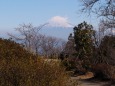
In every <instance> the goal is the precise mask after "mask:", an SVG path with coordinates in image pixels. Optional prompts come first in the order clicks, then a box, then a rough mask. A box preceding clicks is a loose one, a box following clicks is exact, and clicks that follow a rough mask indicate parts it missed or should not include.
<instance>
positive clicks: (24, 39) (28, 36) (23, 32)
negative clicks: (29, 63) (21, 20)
mask: <svg viewBox="0 0 115 86" xmlns="http://www.w3.org/2000/svg"><path fill="white" fill-rule="evenodd" d="M45 25H46V24H43V25H40V26H38V27H34V26H33V25H32V24H21V25H19V27H17V28H15V29H16V31H17V32H18V33H19V35H18V36H16V35H13V34H11V33H8V35H9V36H10V38H12V39H13V40H15V41H17V42H19V43H22V44H23V45H24V46H25V48H27V49H28V50H30V51H32V50H33V48H34V47H35V46H36V47H38V46H40V44H39V41H40V39H41V38H42V37H43V35H41V34H40V33H39V31H40V29H42V28H43V27H44V26H45ZM33 45H34V46H33ZM36 52H37V51H36Z"/></svg>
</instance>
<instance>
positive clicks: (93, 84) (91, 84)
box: [71, 77, 108, 86]
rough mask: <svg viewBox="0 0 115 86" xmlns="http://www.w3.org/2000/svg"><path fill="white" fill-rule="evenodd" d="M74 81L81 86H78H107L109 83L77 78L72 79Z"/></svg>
mask: <svg viewBox="0 0 115 86" xmlns="http://www.w3.org/2000/svg"><path fill="white" fill-rule="evenodd" d="M71 79H72V80H73V81H78V83H79V85H76V86H106V85H107V84H108V82H101V81H88V80H77V79H76V77H71Z"/></svg>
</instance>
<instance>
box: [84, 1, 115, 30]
mask: <svg viewBox="0 0 115 86" xmlns="http://www.w3.org/2000/svg"><path fill="white" fill-rule="evenodd" d="M82 2H83V6H84V7H83V9H82V11H85V12H88V13H92V12H93V13H96V14H97V15H98V16H99V17H101V18H102V19H103V20H102V21H101V23H103V24H104V26H106V27H107V28H108V29H111V31H112V30H113V28H115V0H82Z"/></svg>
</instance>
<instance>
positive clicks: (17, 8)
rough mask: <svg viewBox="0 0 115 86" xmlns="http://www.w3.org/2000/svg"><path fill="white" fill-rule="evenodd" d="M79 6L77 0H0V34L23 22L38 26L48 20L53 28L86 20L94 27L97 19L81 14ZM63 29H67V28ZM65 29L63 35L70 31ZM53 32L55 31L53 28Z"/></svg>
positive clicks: (11, 30)
mask: <svg viewBox="0 0 115 86" xmlns="http://www.w3.org/2000/svg"><path fill="white" fill-rule="evenodd" d="M81 7H82V6H81V3H80V2H79V0H0V35H3V34H6V33H7V32H13V33H14V28H16V27H18V25H19V24H23V23H25V24H28V23H32V24H33V25H34V26H39V25H40V24H44V23H46V22H50V25H49V26H51V27H53V28H54V27H55V26H56V27H58V25H59V27H71V25H69V24H68V23H70V24H72V25H77V24H79V23H81V22H82V21H87V22H88V23H91V24H93V25H94V27H95V26H96V25H97V21H98V19H97V18H96V19H97V20H96V19H95V17H94V16H93V17H88V16H87V15H85V14H82V13H81V12H80V8H81ZM66 23H67V24H66ZM63 29H66V30H67V28H63ZM66 30H65V31H64V30H62V31H64V32H63V33H64V34H65V36H67V35H68V33H70V32H71V31H72V30H67V33H66ZM46 32H47V34H49V35H52V34H53V33H50V32H51V30H47V31H46ZM54 33H56V31H55V30H54ZM63 33H62V34H63ZM53 35H55V34H53ZM57 37H58V36H57ZM62 38H63V37H62ZM65 38H66V37H65ZM65 38H64V39H65Z"/></svg>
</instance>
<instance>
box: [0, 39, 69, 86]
mask: <svg viewBox="0 0 115 86" xmlns="http://www.w3.org/2000/svg"><path fill="white" fill-rule="evenodd" d="M69 80H70V79H69V77H68V75H67V73H66V72H65V68H64V67H63V65H61V64H60V63H59V62H55V61H50V62H47V61H44V60H43V59H40V58H39V57H38V56H36V55H34V54H32V53H30V52H28V51H26V50H25V49H24V48H23V47H21V46H20V44H17V43H15V42H13V41H10V40H3V39H0V86H67V84H68V81H69Z"/></svg>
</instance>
